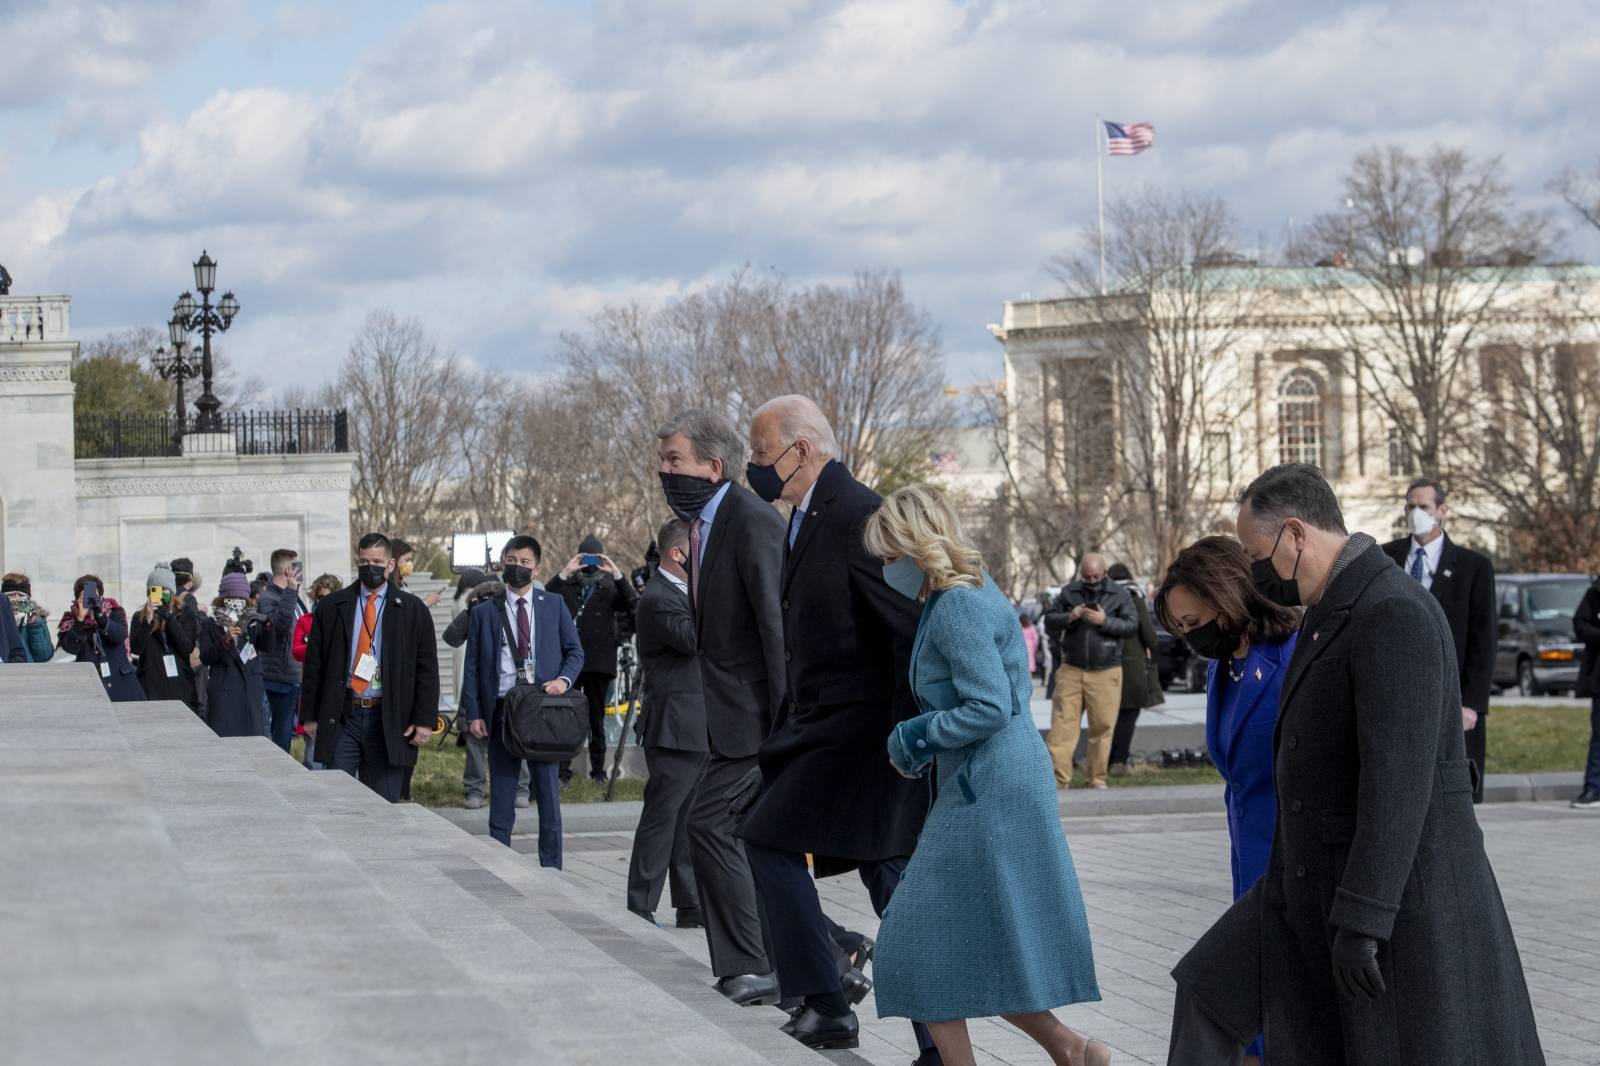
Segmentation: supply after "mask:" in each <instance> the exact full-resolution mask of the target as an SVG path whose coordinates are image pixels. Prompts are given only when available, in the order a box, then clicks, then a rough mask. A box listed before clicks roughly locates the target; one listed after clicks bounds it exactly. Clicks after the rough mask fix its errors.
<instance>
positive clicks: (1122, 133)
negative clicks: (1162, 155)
mask: <svg viewBox="0 0 1600 1066" xmlns="http://www.w3.org/2000/svg"><path fill="white" fill-rule="evenodd" d="M1105 126H1106V154H1107V155H1138V154H1139V153H1140V152H1142V151H1144V150H1145V149H1146V148H1149V147H1150V146H1151V145H1153V144H1155V143H1156V128H1155V127H1154V126H1152V125H1150V123H1148V122H1130V123H1129V124H1128V125H1126V126H1124V125H1122V123H1120V122H1107V123H1106V124H1105Z"/></svg>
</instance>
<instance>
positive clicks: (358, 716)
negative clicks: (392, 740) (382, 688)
mask: <svg viewBox="0 0 1600 1066" xmlns="http://www.w3.org/2000/svg"><path fill="white" fill-rule="evenodd" d="M333 768H334V769H335V770H343V771H344V772H345V773H347V774H349V775H350V776H351V777H354V778H356V779H357V780H358V781H360V782H361V783H362V784H363V785H366V786H367V787H368V788H370V789H372V791H374V792H376V793H377V794H378V795H380V796H382V797H383V798H384V799H386V800H388V801H389V802H390V803H399V802H400V788H401V785H402V784H403V783H404V781H405V771H406V770H407V769H408V768H407V767H404V766H396V765H395V764H394V763H392V762H390V761H389V745H388V742H387V741H386V740H385V739H384V735H383V708H382V707H357V706H355V705H354V704H351V705H349V706H347V707H346V708H345V712H344V721H342V722H340V723H339V735H338V736H337V737H335V738H334V739H333Z"/></svg>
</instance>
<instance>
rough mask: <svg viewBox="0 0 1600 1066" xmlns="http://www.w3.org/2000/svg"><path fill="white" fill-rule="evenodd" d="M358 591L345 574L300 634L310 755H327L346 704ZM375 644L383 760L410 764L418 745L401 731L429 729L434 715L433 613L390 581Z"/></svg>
mask: <svg viewBox="0 0 1600 1066" xmlns="http://www.w3.org/2000/svg"><path fill="white" fill-rule="evenodd" d="M360 591H361V585H360V583H358V582H352V583H351V584H349V585H346V586H345V587H344V588H342V589H340V590H339V591H338V592H331V593H329V594H328V595H326V596H324V597H322V599H320V600H318V601H317V607H316V610H314V611H313V612H312V615H311V635H310V636H309V637H308V638H307V640H306V661H305V671H304V673H303V674H302V675H301V688H300V721H302V722H315V723H317V750H316V760H317V761H318V762H321V763H332V762H333V742H334V738H335V736H336V734H337V729H338V726H339V723H340V722H341V721H343V720H344V716H345V713H346V712H347V711H348V710H349V706H350V705H349V682H350V651H351V641H352V640H354V639H356V633H357V622H356V604H357V602H358V599H357V595H358V593H359V592H360ZM384 599H385V603H384V607H383V614H382V616H381V618H380V621H379V623H378V624H379V625H381V626H382V627H383V641H382V649H381V651H380V653H379V654H380V661H379V663H378V670H379V673H380V675H381V676H382V678H383V703H382V711H383V738H384V746H385V747H386V748H387V749H388V751H389V762H390V763H391V764H393V765H395V766H414V765H416V762H417V749H416V748H415V747H414V746H412V743H411V742H410V741H409V740H407V739H406V737H405V731H406V730H407V729H408V728H410V727H411V726H414V725H419V726H426V727H427V728H428V730H429V731H430V732H431V731H432V730H433V727H434V723H435V722H436V721H437V719H438V716H439V650H438V643H437V638H436V636H435V633H434V628H433V615H432V614H431V613H429V611H428V607H427V605H426V604H425V603H423V602H422V601H421V600H419V599H418V598H417V597H415V596H413V595H411V593H409V592H407V591H405V590H404V589H402V588H400V587H399V586H398V585H396V584H395V583H394V582H392V581H391V582H389V590H388V592H387V593H386V594H385V597H384Z"/></svg>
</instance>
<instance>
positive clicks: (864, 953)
mask: <svg viewBox="0 0 1600 1066" xmlns="http://www.w3.org/2000/svg"><path fill="white" fill-rule="evenodd" d="M858 935H859V936H860V937H861V943H859V944H857V945H856V946H855V948H854V950H852V951H851V952H850V965H851V966H854V967H855V968H856V969H858V970H865V969H866V968H867V963H869V962H871V961H872V951H873V949H874V948H876V947H877V946H878V942H877V941H876V940H873V939H872V938H871V937H870V936H867V935H866V934H864V933H862V934H858Z"/></svg>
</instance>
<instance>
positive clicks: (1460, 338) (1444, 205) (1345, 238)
mask: <svg viewBox="0 0 1600 1066" xmlns="http://www.w3.org/2000/svg"><path fill="white" fill-rule="evenodd" d="M1344 194H1345V207H1344V209H1343V210H1336V211H1331V212H1329V213H1327V214H1324V215H1322V216H1319V217H1318V218H1317V219H1316V220H1315V221H1314V222H1313V223H1312V226H1311V230H1310V236H1309V237H1308V239H1307V243H1306V244H1305V245H1304V246H1302V247H1301V248H1299V249H1297V250H1296V252H1295V254H1296V256H1297V257H1298V258H1300V259H1301V260H1302V261H1305V262H1317V263H1319V264H1326V265H1331V266H1337V267H1342V269H1336V270H1327V271H1325V272H1324V273H1323V274H1322V276H1321V282H1322V283H1321V284H1320V285H1319V286H1318V287H1317V289H1316V291H1317V292H1318V293H1319V295H1320V298H1321V300H1322V306H1321V308H1320V312H1321V317H1322V318H1323V319H1324V320H1325V322H1326V325H1325V327H1324V328H1325V329H1326V330H1327V332H1328V334H1329V335H1330V337H1331V338H1332V343H1333V345H1334V346H1335V347H1337V348H1339V349H1340V350H1342V351H1345V352H1347V353H1349V356H1350V358H1351V359H1352V361H1353V363H1354V368H1353V369H1354V378H1355V381H1356V384H1357V387H1358V388H1359V389H1360V390H1361V391H1362V393H1363V395H1364V397H1365V398H1366V399H1367V400H1369V401H1370V402H1371V404H1372V405H1373V407H1374V408H1375V409H1376V410H1377V411H1378V412H1379V413H1380V414H1381V415H1382V416H1383V417H1384V419H1385V420H1386V421H1387V422H1388V424H1389V425H1390V426H1392V427H1394V428H1395V430H1396V431H1397V432H1398V433H1399V434H1400V435H1401V439H1402V441H1403V443H1404V444H1405V446H1406V448H1407V449H1408V451H1409V452H1410V454H1411V455H1412V457H1413V458H1414V460H1415V462H1416V464H1417V466H1418V468H1419V472H1421V473H1423V474H1427V475H1429V476H1443V475H1445V474H1447V473H1449V472H1450V471H1449V470H1448V469H1447V468H1448V467H1449V466H1450V465H1451V460H1452V457H1454V456H1460V455H1464V454H1466V449H1467V445H1468V443H1469V442H1467V441H1465V440H1463V439H1462V436H1461V434H1462V432H1463V431H1464V430H1465V428H1466V427H1467V426H1469V425H1470V424H1471V422H1472V414H1473V404H1474V396H1473V393H1474V391H1475V389H1476V387H1477V382H1476V381H1475V380H1474V370H1475V366H1476V362H1475V352H1476V349H1477V348H1478V347H1479V346H1480V345H1483V344H1488V343H1493V341H1494V335H1493V334H1494V330H1495V328H1496V326H1497V324H1498V323H1500V322H1501V321H1502V320H1503V319H1504V317H1505V316H1507V315H1509V314H1512V313H1514V309H1513V308H1511V307H1509V306H1508V305H1509V303H1510V301H1511V299H1512V295H1513V291H1512V286H1511V285H1510V283H1511V282H1513V281H1515V280H1516V279H1517V278H1518V277H1519V276H1520V274H1521V273H1522V270H1521V268H1523V267H1525V266H1526V265H1527V264H1529V263H1532V262H1534V261H1535V260H1536V259H1537V258H1538V257H1540V256H1542V255H1543V254H1544V252H1545V250H1546V246H1547V243H1548V236H1547V231H1546V226H1545V223H1544V221H1543V220H1542V219H1541V218H1539V217H1537V216H1534V215H1528V214H1519V213H1518V212H1516V211H1515V209H1514V204H1513V200H1512V194H1511V190H1510V188H1509V187H1508V186H1507V185H1506V184H1505V182H1504V181H1503V180H1502V179H1501V165H1500V160H1499V158H1498V157H1494V158H1489V159H1475V158H1473V157H1472V156H1470V155H1468V154H1467V153H1466V152H1464V151H1462V150H1460V149H1456V148H1443V147H1440V148H1434V149H1432V150H1431V151H1429V152H1428V153H1427V154H1426V155H1424V156H1416V155H1413V154H1411V153H1410V152H1408V151H1406V150H1405V149H1404V148H1402V147H1400V146H1397V145H1391V146H1388V147H1384V148H1376V149H1373V150H1371V151H1367V152H1363V153H1361V154H1360V155H1358V156H1357V157H1356V159H1355V161H1354V162H1353V163H1352V164H1351V167H1350V171H1349V173H1348V174H1346V176H1345V179H1344Z"/></svg>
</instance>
